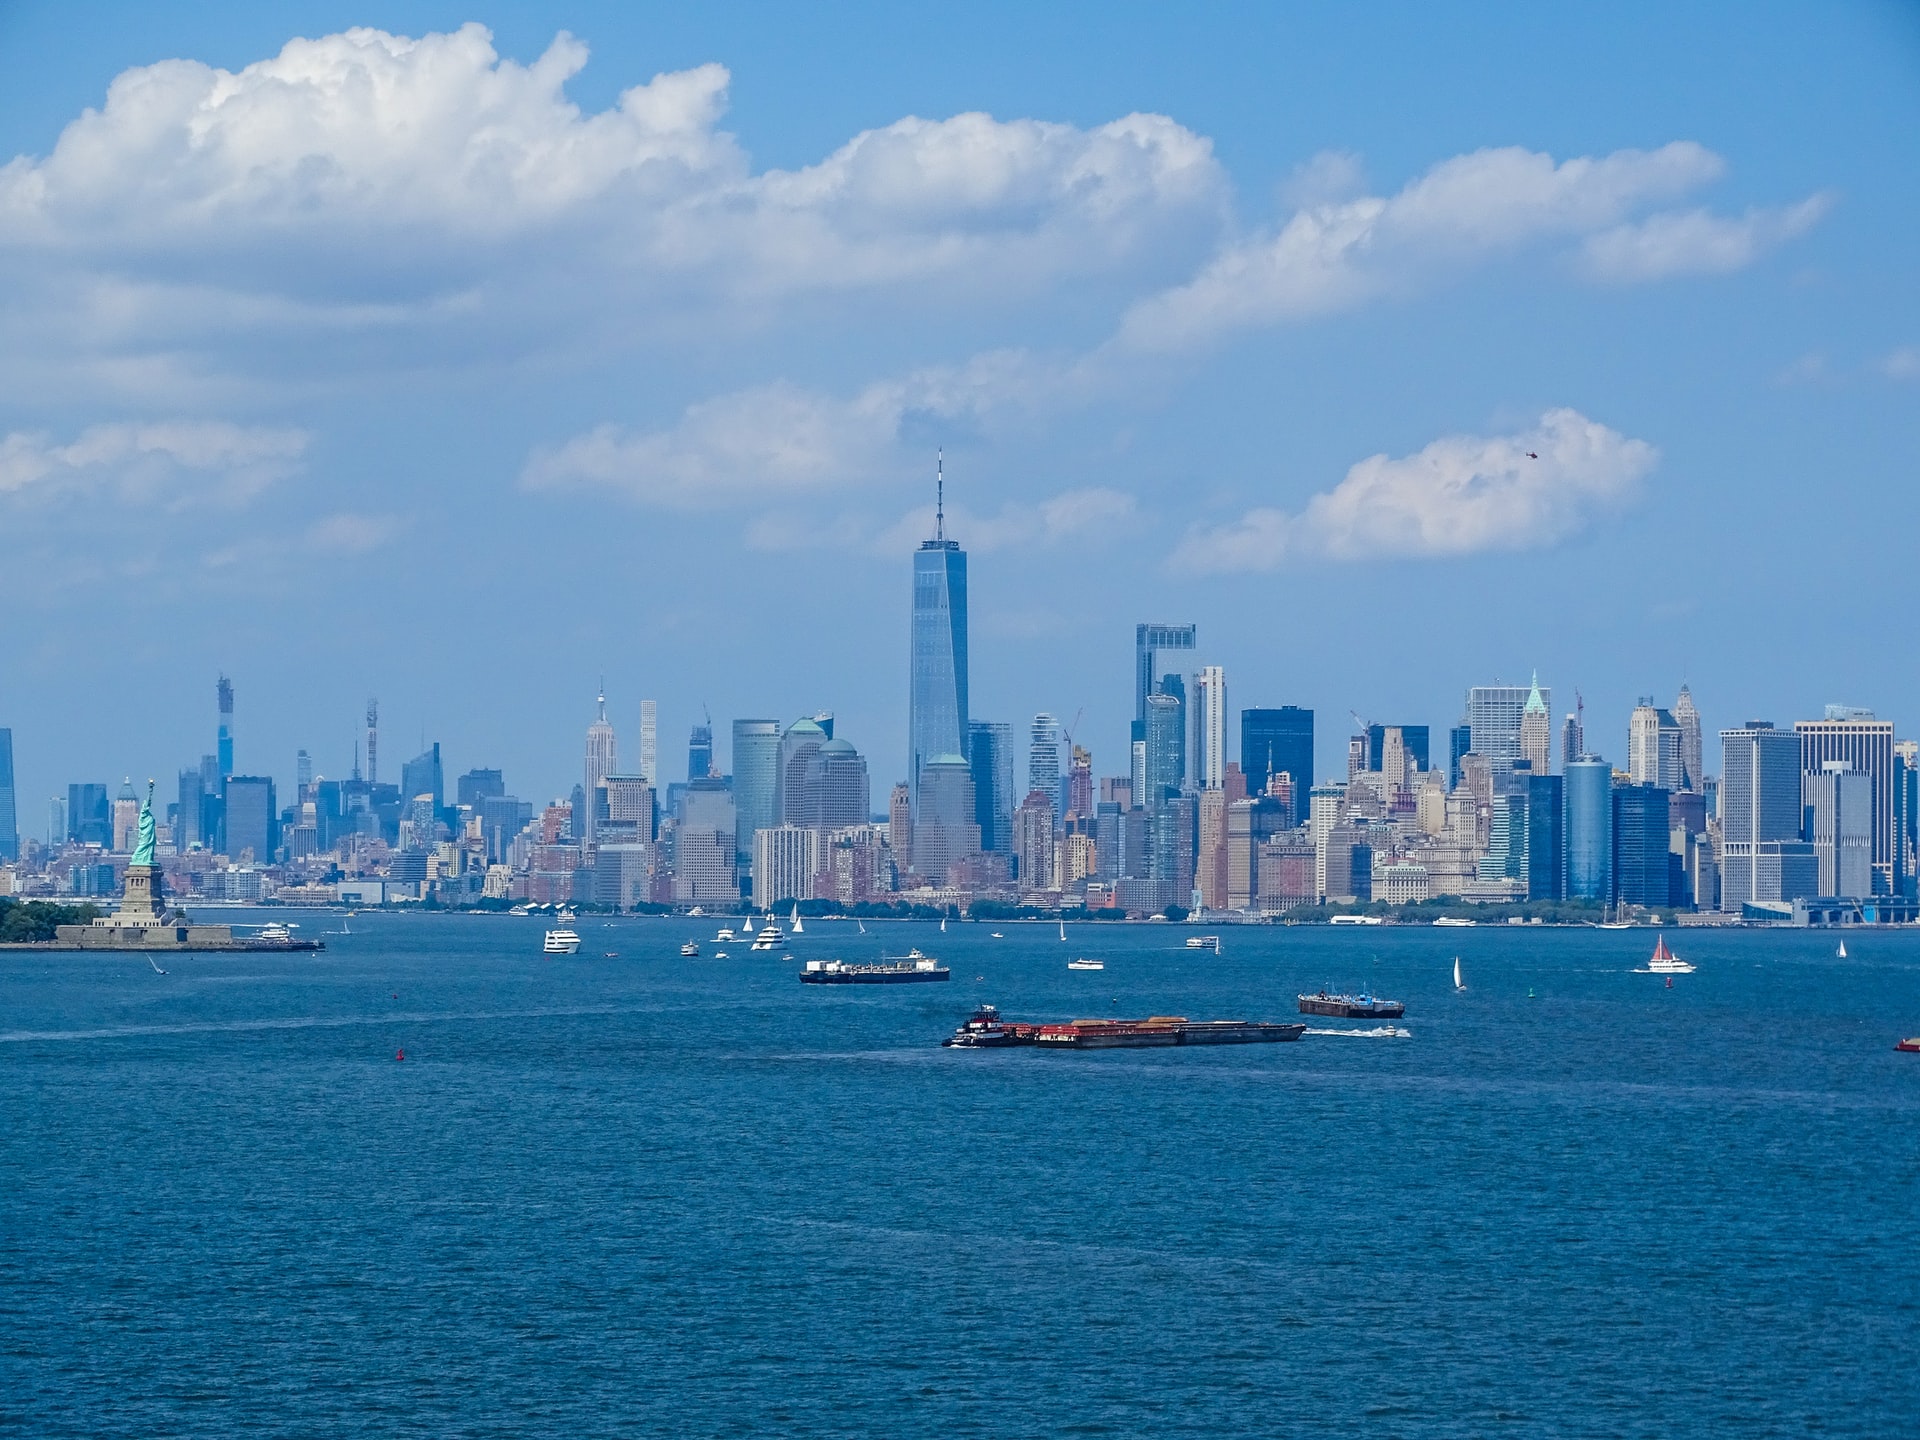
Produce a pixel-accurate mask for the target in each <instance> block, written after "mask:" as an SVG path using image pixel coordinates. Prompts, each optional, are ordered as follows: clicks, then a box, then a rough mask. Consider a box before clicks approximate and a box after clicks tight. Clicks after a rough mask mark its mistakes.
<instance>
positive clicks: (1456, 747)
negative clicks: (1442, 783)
mask: <svg viewBox="0 0 1920 1440" xmlns="http://www.w3.org/2000/svg"><path fill="white" fill-rule="evenodd" d="M1472 750H1473V727H1472V726H1470V725H1468V724H1467V722H1466V721H1464V720H1462V721H1461V722H1460V723H1459V724H1458V725H1455V726H1453V727H1451V728H1450V729H1449V730H1448V731H1447V788H1448V789H1449V790H1457V789H1458V788H1459V787H1460V757H1461V756H1462V755H1466V754H1470V753H1471V752H1472Z"/></svg>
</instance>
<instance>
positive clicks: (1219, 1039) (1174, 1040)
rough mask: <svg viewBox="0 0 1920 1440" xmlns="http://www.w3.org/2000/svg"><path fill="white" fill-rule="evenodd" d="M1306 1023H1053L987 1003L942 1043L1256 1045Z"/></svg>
mask: <svg viewBox="0 0 1920 1440" xmlns="http://www.w3.org/2000/svg"><path fill="white" fill-rule="evenodd" d="M1306 1031H1307V1027H1306V1026H1305V1025H1301V1024H1297V1023H1295V1022H1293V1021H1284V1022H1275V1021H1267V1020H1189V1019H1187V1017H1186V1016H1184V1015H1149V1016H1148V1017H1147V1018H1146V1019H1144V1020H1104V1019H1098V1020H1067V1021H1060V1022H1054V1023H1050V1024H1033V1023H1031V1022H1028V1021H1019V1020H1002V1019H1001V1018H1000V1012H999V1011H997V1010H996V1009H994V1007H993V1006H991V1005H982V1006H981V1007H980V1008H979V1009H978V1010H976V1011H975V1012H974V1013H973V1014H972V1015H971V1016H969V1017H968V1018H967V1020H966V1021H965V1023H963V1024H962V1025H961V1026H960V1028H959V1029H957V1030H955V1031H954V1032H953V1034H952V1035H950V1036H948V1037H947V1038H946V1039H945V1040H942V1041H941V1042H940V1043H941V1044H942V1045H948V1046H952V1047H954V1048H956V1049H962V1050H976V1049H989V1048H992V1049H998V1048H1001V1047H1005V1046H1010V1045H1031V1046H1033V1047H1034V1048H1035V1049H1039V1050H1138V1049H1146V1048H1163V1047H1166V1046H1173V1045H1257V1044H1273V1043H1276V1042H1280V1041H1287V1040H1298V1039H1299V1038H1300V1037H1301V1036H1302V1035H1304V1034H1306Z"/></svg>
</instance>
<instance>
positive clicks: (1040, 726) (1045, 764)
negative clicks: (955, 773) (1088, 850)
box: [974, 710, 1061, 838]
mask: <svg viewBox="0 0 1920 1440" xmlns="http://www.w3.org/2000/svg"><path fill="white" fill-rule="evenodd" d="M1060 759H1061V756H1060V722H1059V721H1058V720H1056V719H1054V718H1053V716H1051V715H1049V714H1048V713H1047V712H1046V711H1044V710H1042V711H1041V712H1040V713H1039V714H1038V715H1035V716H1034V717H1033V725H1032V728H1031V729H1030V730H1029V731H1028V740H1027V789H1028V790H1038V791H1039V792H1040V793H1041V794H1043V795H1045V796H1046V797H1047V804H1048V805H1049V806H1050V807H1052V810H1053V813H1054V814H1055V815H1058V814H1059V813H1060ZM974 783H975V784H976V785H978V783H979V781H978V778H977V777H976V779H975V782H974ZM1022 803H1024V802H1022ZM983 838H984V837H983Z"/></svg>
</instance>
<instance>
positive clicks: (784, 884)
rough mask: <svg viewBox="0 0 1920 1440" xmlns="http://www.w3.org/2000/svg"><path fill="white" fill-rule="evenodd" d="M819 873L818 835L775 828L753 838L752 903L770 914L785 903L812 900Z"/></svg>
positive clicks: (786, 827) (789, 827)
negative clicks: (773, 909) (786, 901)
mask: <svg viewBox="0 0 1920 1440" xmlns="http://www.w3.org/2000/svg"><path fill="white" fill-rule="evenodd" d="M819 872H820V832H819V831H818V830H809V829H805V828H803V827H801V826H799V825H775V826H773V827H772V828H770V829H766V830H760V831H756V832H755V834H754V837H753V903H754V905H755V906H756V907H758V908H759V909H762V910H770V909H772V908H773V907H774V906H775V905H778V904H780V903H781V902H782V901H785V900H811V899H813V881H814V876H816V875H817V874H819Z"/></svg>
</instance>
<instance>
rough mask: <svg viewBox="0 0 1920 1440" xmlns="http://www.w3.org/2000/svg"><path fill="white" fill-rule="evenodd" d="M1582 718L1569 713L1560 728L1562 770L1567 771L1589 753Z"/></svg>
mask: <svg viewBox="0 0 1920 1440" xmlns="http://www.w3.org/2000/svg"><path fill="white" fill-rule="evenodd" d="M1582 728H1583V727H1582V726H1581V724H1580V717H1579V716H1578V715H1575V714H1573V713H1572V712H1571V711H1570V712H1568V714H1567V718H1566V721H1565V722H1564V723H1563V724H1562V725H1561V726H1560V768H1561V769H1562V770H1565V769H1566V767H1567V766H1569V765H1571V764H1572V763H1573V762H1574V761H1575V760H1578V759H1579V758H1580V757H1581V756H1582V755H1584V754H1586V753H1587V737H1586V736H1585V735H1584V734H1583V733H1582Z"/></svg>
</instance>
